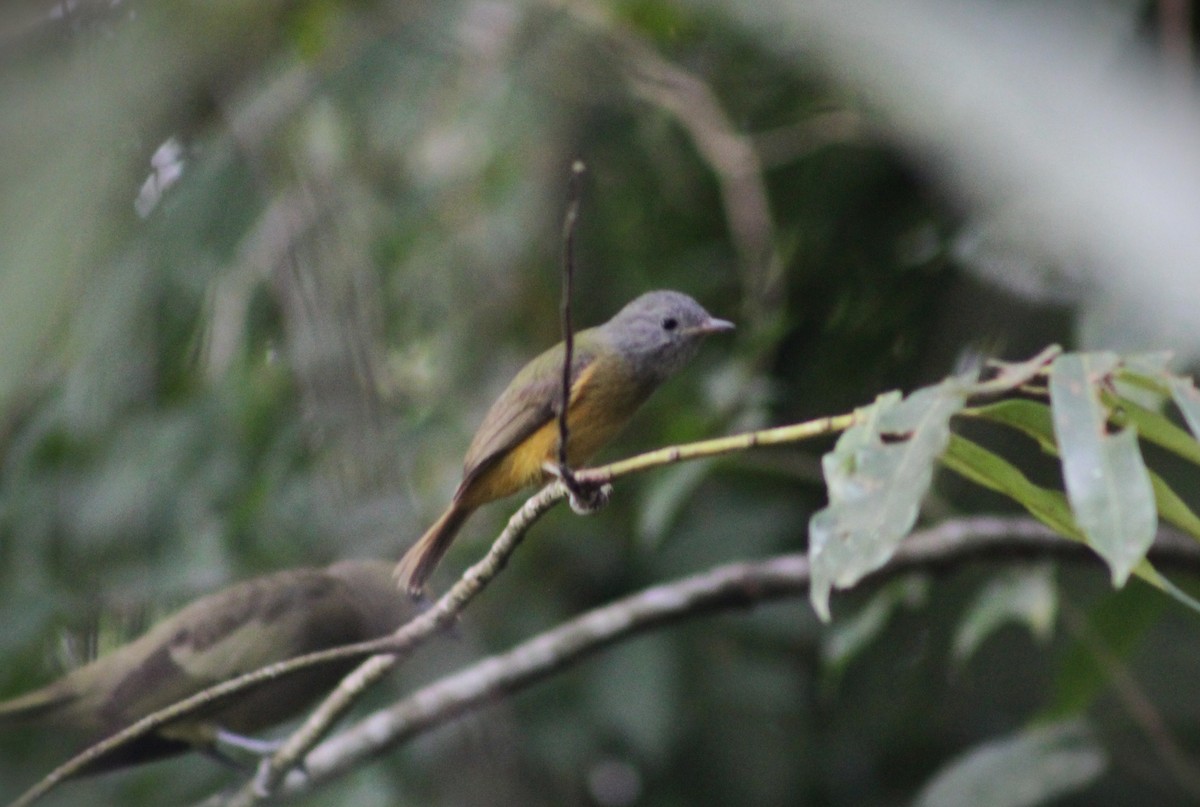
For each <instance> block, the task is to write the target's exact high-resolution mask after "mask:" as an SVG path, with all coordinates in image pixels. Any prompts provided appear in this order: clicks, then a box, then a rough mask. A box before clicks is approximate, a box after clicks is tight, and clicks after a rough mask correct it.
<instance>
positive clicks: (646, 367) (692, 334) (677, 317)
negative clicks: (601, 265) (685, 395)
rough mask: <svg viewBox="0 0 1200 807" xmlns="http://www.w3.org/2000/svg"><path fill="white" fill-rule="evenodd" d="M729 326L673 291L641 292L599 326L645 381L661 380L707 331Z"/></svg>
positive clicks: (693, 351)
mask: <svg viewBox="0 0 1200 807" xmlns="http://www.w3.org/2000/svg"><path fill="white" fill-rule="evenodd" d="M729 330H733V323H732V322H728V321H726V320H723V319H716V318H715V317H713V316H712V315H710V314H709V313H708V312H707V311H705V310H704V308H703V307H701V305H700V304H699V303H698V302H696V301H695V300H693V299H692V298H691V297H688V296H687V295H686V294H681V293H680V292H677V291H652V292H649V293H647V294H643V295H642V296H641V297H638V298H637V299H636V300H634V301H633V302H631V303H629V304H628V305H627V306H625V307H624V308H622V309H621V310H620V311H618V312H617V314H616V316H614V317H613V318H612V319H610V320H609V321H608V322H606V323H604V325H602V326H600V331H602V332H603V334H604V336H605V338H606V339H607V340H608V341H609V343H610V344H611V345H612V346H613V347H614V348H616V349H617V350H618V351H619V352H620V353H621V354H622V355H623V356H625V357H626V358H627V359H629V360H630V361H631V362H632V363H633V365H634V367H635V368H636V372H637V373H638V375H640V376H642V377H643V378H645V379H646V380H647V381H654V382H659V381H663V380H665V379H666V378H668V377H669V376H671V375H672V374H674V373H675V372H676V371H677V370H679V368H681V367H682V366H683V365H684V364H685V363H686V362H687V361H688V359H690V358H691V357H692V356H694V355H695V354H696V350H697V349H698V348H699V347H700V342H701V341H702V340H703V339H704V337H705V336H707V335H708V334H710V333H717V332H719V331H729Z"/></svg>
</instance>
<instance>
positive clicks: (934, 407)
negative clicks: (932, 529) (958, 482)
mask: <svg viewBox="0 0 1200 807" xmlns="http://www.w3.org/2000/svg"><path fill="white" fill-rule="evenodd" d="M970 380H971V379H970V378H969V377H967V376H961V377H953V378H948V379H946V380H945V381H943V382H942V383H940V384H937V385H934V386H931V387H924V388H922V389H919V390H917V391H916V392H914V393H912V394H911V395H909V396H908V397H907V398H905V399H903V400H901V398H900V393H898V392H892V393H888V394H885V395H881V396H879V397H878V398H877V399H876V400H875V403H874V404H872V405H871V406H869V407H866V408H864V409H860V410H859V411H858V413H857V414H858V421H857V422H856V423H855V425H854V426H851V427H850V428H849V429H847V430H846V431H845V432H844V433H843V434H842V436H841V438H839V440H838V442H837V445H836V446H835V447H834V449H833V451H831V452H829V453H828V454H826V455H825V456H824V457H823V458H822V461H821V467H822V469H823V470H824V472H825V481H826V484H827V486H828V489H829V506H827V507H825V508H824V509H822V510H820V511H818V512H817V513H815V514H814V515H813V517H812V520H811V521H810V522H809V544H808V555H809V562H810V563H811V565H812V585H811V587H810V593H809V597H810V599H811V600H812V604H813V607H814V608H815V609H816V611H817V614H818V615H819V616H820V617H821V619H823V620H826V621H828V620H829V594H830V592H831V591H832V589H833V587H834V586H837V587H838V588H847V587H849V586H852V585H854V584H855V583H857V582H858V581H859V580H861V579H862V577H863V576H864V575H866V574H869V573H870V572H873V571H874V570H876V569H878V568H879V567H880V566H882V565H883V564H885V563H887V561H888V560H889V559H890V558H891V557H892V554H893V553H894V552H895V551H896V546H897V545H898V544H899V543H900V541H901V540H902V539H903V538H904V536H905V535H907V534H908V533H909V531H910V530H911V529H912V526H913V524H914V523H915V522H916V520H917V514H918V512H919V508H920V505H921V500H922V499H923V498H924V496H925V493H926V491H928V489H929V485H930V483H931V482H932V481H933V469H934V463H935V461H936V460H937V458H938V455H940V454H941V453H942V451H943V449H944V448H945V447H946V442H947V441H948V440H949V439H950V418H951V417H952V416H953V415H955V414H957V413H958V412H959V411H960V410H961V409H962V407H963V403H964V401H965V399H966V386H965V385H966V384H968V383H970Z"/></svg>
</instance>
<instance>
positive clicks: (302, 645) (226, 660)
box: [0, 561, 414, 774]
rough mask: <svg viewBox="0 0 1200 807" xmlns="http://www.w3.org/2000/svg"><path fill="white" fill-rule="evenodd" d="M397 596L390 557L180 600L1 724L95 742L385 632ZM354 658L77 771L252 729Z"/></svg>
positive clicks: (234, 698)
mask: <svg viewBox="0 0 1200 807" xmlns="http://www.w3.org/2000/svg"><path fill="white" fill-rule="evenodd" d="M405 600H406V598H405V597H398V596H396V588H395V582H394V581H393V579H392V571H391V564H390V563H385V562H382V561H344V562H342V563H335V564H333V565H332V566H329V567H326V568H306V569H290V570H287V571H283V572H277V573H275V574H270V575H266V576H264V577H258V578H254V579H252V580H248V581H245V582H243V583H238V584H236V585H233V586H230V587H229V588H226V589H223V590H222V591H218V592H216V593H215V594H211V595H209V596H207V597H203V598H201V599H199V600H196V601H195V602H193V603H191V604H189V605H187V606H185V607H184V608H182V609H181V610H179V611H177V612H175V613H174V614H172V615H171V616H168V617H166V618H165V619H163V620H162V621H160V622H158V623H157V624H155V625H154V627H152V628H151V629H150V630H149V631H147V632H146V633H145V634H144V635H142V636H141V637H140V638H138V639H136V640H135V641H133V642H130V643H129V644H126V645H123V646H122V647H120V648H117V649H116V650H114V651H112V652H111V653H108V654H106V655H103V656H101V657H99V658H97V659H96V660H94V661H92V662H91V663H89V664H86V665H84V666H82V667H79V668H78V669H75V670H72V671H71V672H69V673H67V674H66V675H64V676H63V677H62V678H60V679H58V680H57V681H54V682H53V683H50V684H47V685H46V686H44V687H42V688H41V689H38V690H35V691H33V692H29V693H27V694H25V695H21V696H18V697H16V698H12V699H11V700H8V701H3V702H0V731H4V730H10V729H11V728H12V727H13V726H14V725H17V724H20V723H25V724H29V723H37V724H40V725H47V726H54V727H58V728H62V729H63V730H65V731H67V732H69V733H70V734H71V735H72V736H78V737H79V738H80V739H81V740H82V741H83V742H84V743H85V745H91V744H93V743H95V742H97V741H99V740H102V739H104V738H105V737H107V736H110V735H112V734H114V733H115V732H117V731H119V730H121V729H123V728H125V727H126V726H129V725H130V724H132V723H134V722H136V721H137V720H140V719H141V718H143V717H146V716H147V715H149V714H151V713H153V712H155V711H158V710H159V709H162V708H164V707H166V706H169V705H171V704H173V703H176V702H178V701H180V700H183V699H184V698H187V697H189V696H190V695H194V694H195V693H197V692H200V691H201V690H203V689H206V688H208V687H210V686H213V685H214V684H218V683H220V682H222V681H225V680H228V679H230V678H233V677H236V676H238V675H240V674H242V673H246V672H250V671H252V670H256V669H258V668H260V667H264V666H266V665H268V664H272V663H274V662H277V661H283V660H285V659H289V658H293V657H295V656H300V655H304V654H306V653H311V652H314V651H317V650H323V649H325V648H329V647H334V646H337V645H342V644H349V643H353V642H359V641H364V640H367V639H373V638H376V637H379V636H384V635H387V634H388V633H391V632H392V631H393V630H395V628H397V627H398V626H399V625H400V624H401V622H402V621H404V620H405V619H406V618H408V617H409V616H411V615H413V613H414V609H413V607H412V605H411V604H410V603H407V602H405ZM357 661H358V660H357V659H350V660H348V661H343V662H336V663H330V664H324V665H320V666H316V667H311V668H307V669H304V670H301V671H298V672H295V673H292V674H290V675H287V676H284V677H282V678H278V679H273V680H271V681H268V682H266V683H263V684H261V685H259V686H257V687H254V688H251V689H248V690H245V691H242V692H239V693H237V694H235V695H231V696H229V698H227V699H225V700H221V701H219V702H217V703H216V704H214V705H213V707H211V708H209V709H207V710H204V711H201V712H198V713H195V714H192V715H188V716H186V717H184V718H182V719H180V720H179V721H177V722H174V723H170V724H168V725H165V726H163V727H162V728H160V729H158V730H157V731H156V732H154V733H152V734H148V735H146V736H143V737H141V738H138V739H137V740H134V741H132V742H130V743H128V744H126V745H123V746H121V747H120V748H117V749H116V750H114V751H113V752H112V753H111V754H108V755H106V756H103V757H101V758H99V759H97V760H96V761H95V762H94V763H92V764H91V765H89V766H88V767H87V768H86V769H85V770H84V771H83V773H88V774H90V773H99V772H102V771H108V770H113V769H115V768H121V767H125V766H128V765H137V764H140V763H143V762H151V761H154V760H157V759H161V758H163V757H168V756H172V755H174V754H179V753H182V752H185V751H189V750H201V751H205V752H208V753H210V754H215V755H217V756H220V753H219V746H218V742H220V743H222V744H225V743H228V744H231V745H233V746H242V747H244V748H247V749H250V750H256V747H258V746H262V745H263V744H261V743H256V742H255V741H253V740H251V739H250V738H248V737H245V736H242V735H251V734H254V733H255V732H258V731H261V730H262V729H265V728H268V727H270V726H273V725H275V724H277V723H281V722H283V721H285V720H287V719H289V718H291V717H294V716H295V715H297V714H298V713H299V712H301V711H302V710H303V709H304V708H305V707H306V706H308V705H310V704H311V703H313V702H314V701H316V700H317V699H318V698H319V697H320V696H321V695H323V694H324V693H326V692H327V691H328V690H329V689H331V688H332V687H333V686H334V685H336V683H337V682H338V681H339V680H340V679H341V677H342V676H344V675H345V674H346V673H347V672H349V671H350V670H351V669H352V668H353V667H354V666H355V664H356V663H357Z"/></svg>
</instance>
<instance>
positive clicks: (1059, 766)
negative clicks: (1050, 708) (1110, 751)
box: [914, 720, 1108, 807]
mask: <svg viewBox="0 0 1200 807" xmlns="http://www.w3.org/2000/svg"><path fill="white" fill-rule="evenodd" d="M1107 764H1108V760H1107V757H1106V756H1105V754H1104V749H1103V748H1102V747H1101V746H1100V745H1099V744H1098V743H1097V742H1096V740H1095V738H1093V737H1092V733H1091V731H1090V730H1088V728H1087V726H1086V725H1085V724H1084V723H1083V722H1081V721H1076V720H1072V721H1068V722H1065V723H1058V724H1055V725H1050V726H1041V727H1039V728H1034V729H1026V730H1024V731H1020V732H1018V733H1017V734H1015V735H1012V736H1010V737H1007V738H1005V739H1001V740H991V741H989V742H986V743H984V744H983V745H979V746H976V747H975V748H973V749H971V750H969V751H967V752H966V753H965V754H963V755H962V756H960V757H958V758H957V759H954V760H952V761H951V762H950V763H949V764H948V765H946V766H945V767H944V768H943V769H942V770H941V771H940V772H939V773H938V774H937V776H936V777H934V779H933V781H931V782H930V783H929V784H928V785H926V786H925V788H924V789H923V790H922V791H921V793H920V795H918V796H917V799H916V801H915V802H914V805H915V807H961V805H964V804H969V805H971V807H1033V805H1037V804H1046V803H1048V802H1049V801H1050V800H1051V799H1054V798H1056V797H1058V796H1062V795H1064V794H1066V793H1071V792H1073V791H1076V790H1080V789H1081V788H1083V787H1085V786H1087V785H1088V784H1091V783H1092V782H1094V781H1095V780H1096V778H1097V777H1099V776H1100V774H1101V773H1103V772H1104V769H1105V767H1106V766H1107Z"/></svg>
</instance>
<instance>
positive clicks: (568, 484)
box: [542, 462, 613, 516]
mask: <svg viewBox="0 0 1200 807" xmlns="http://www.w3.org/2000/svg"><path fill="white" fill-rule="evenodd" d="M542 468H543V469H544V470H545V471H546V473H548V474H549V475H550V476H553V477H555V478H557V479H558V480H559V481H560V482H562V483H563V487H564V488H566V489H567V501H568V502H569V503H570V505H571V509H572V510H574V511H575V512H576V513H578V514H579V515H581V516H586V515H588V514H590V513H594V512H596V511H597V510H599V509H600V508H602V507H604V505H606V504H608V502H609V499H611V498H612V493H613V486H612V485H610V484H609V483H607V482H601V483H598V484H597V483H595V482H587V483H585V482H580V481H579V478H578V477H576V476H575V474H574V473H573V472H572V471H571V469H570V468H568V467H567V466H565V465H561V464H559V463H556V462H547V463H545V464H543V465H542Z"/></svg>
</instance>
